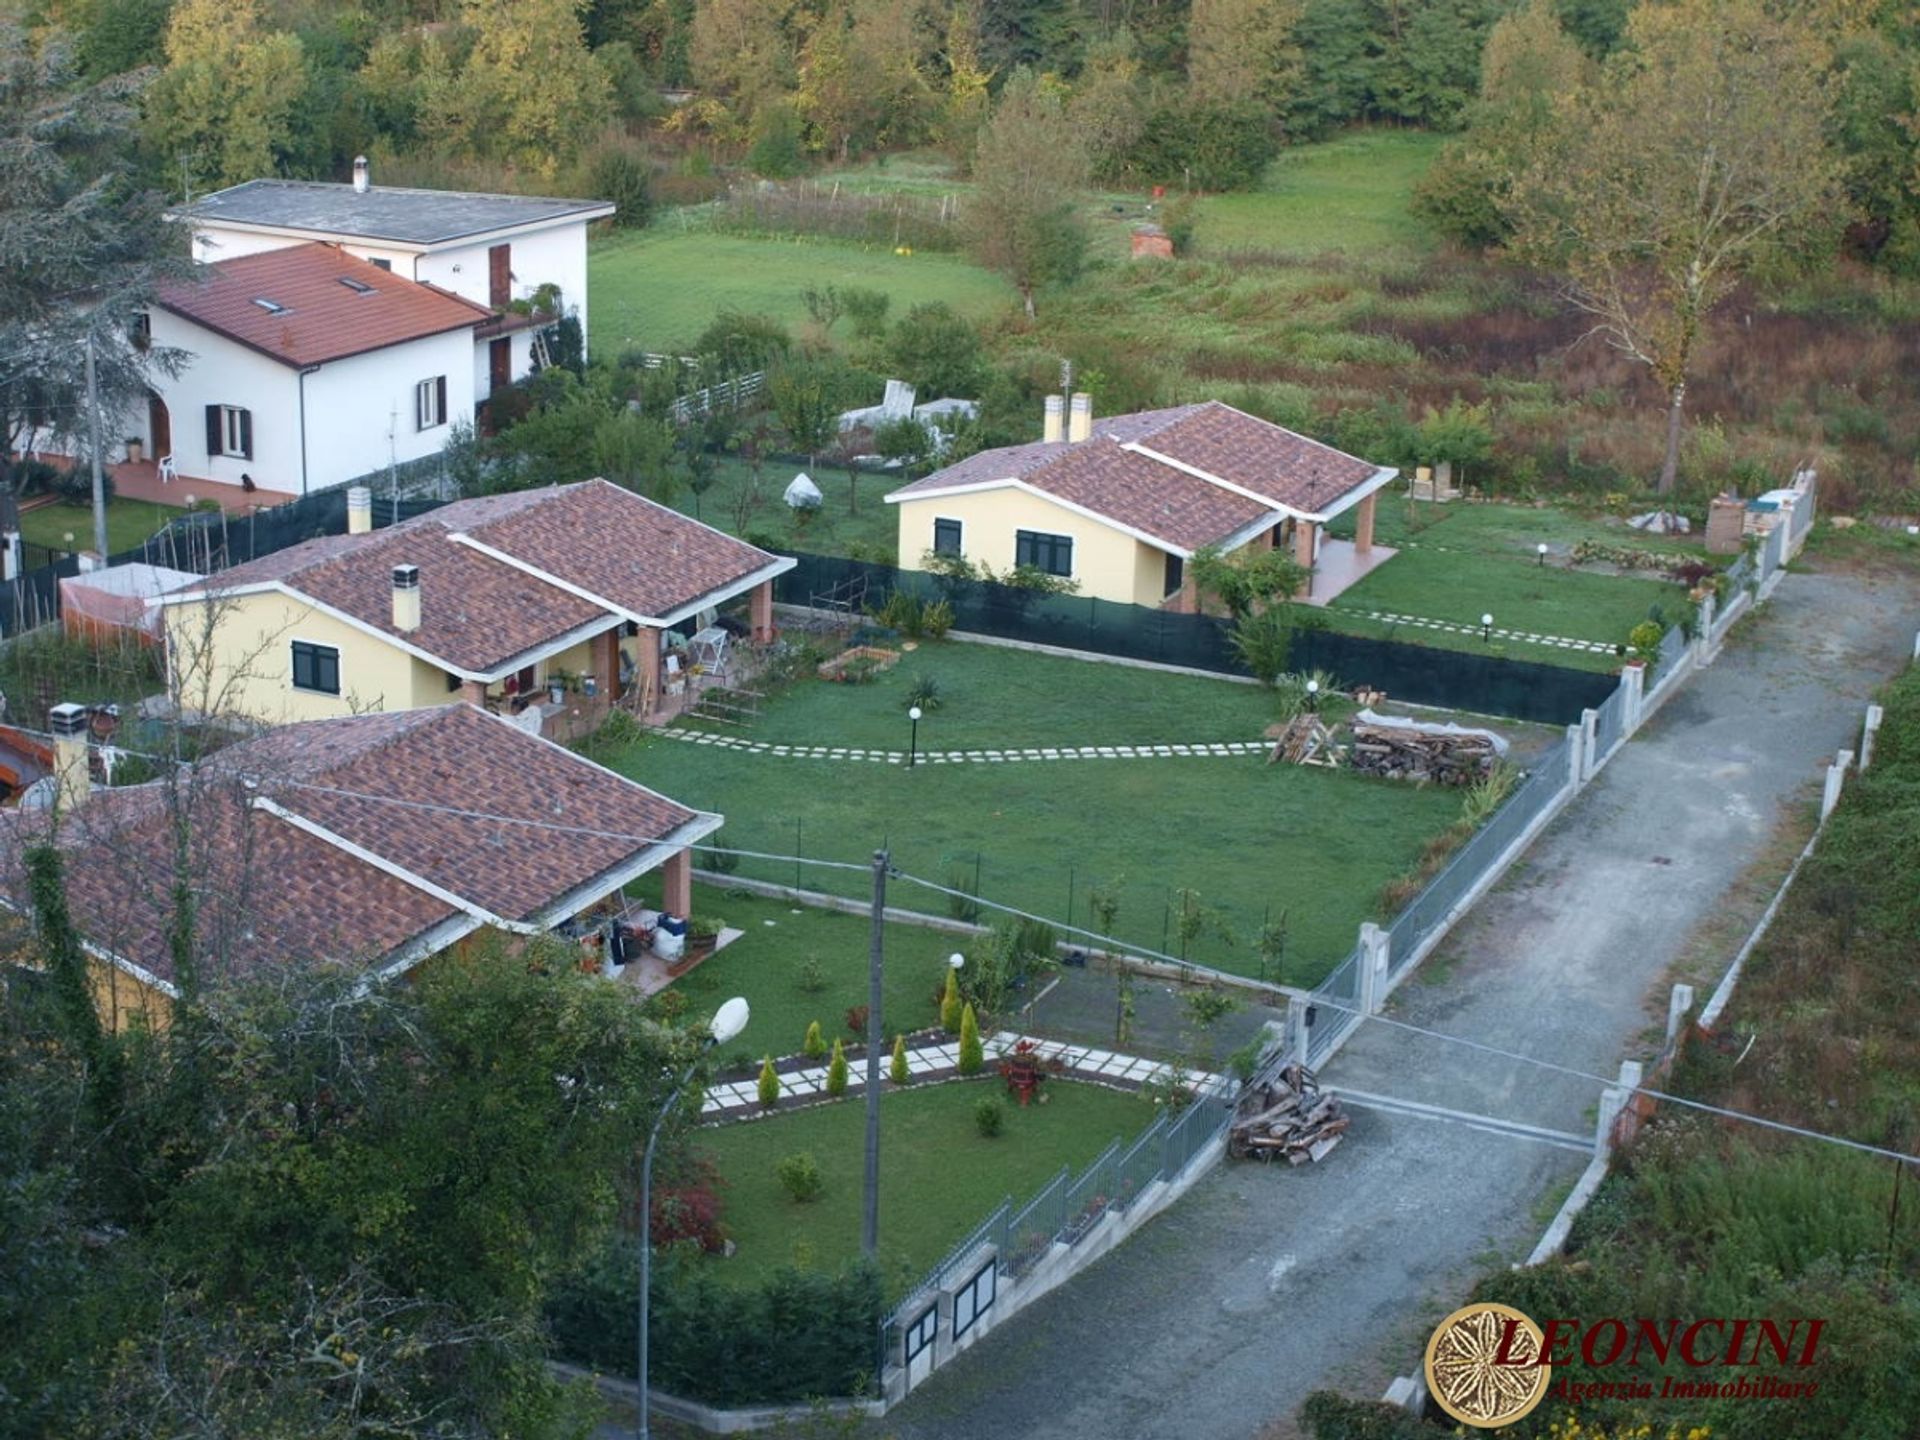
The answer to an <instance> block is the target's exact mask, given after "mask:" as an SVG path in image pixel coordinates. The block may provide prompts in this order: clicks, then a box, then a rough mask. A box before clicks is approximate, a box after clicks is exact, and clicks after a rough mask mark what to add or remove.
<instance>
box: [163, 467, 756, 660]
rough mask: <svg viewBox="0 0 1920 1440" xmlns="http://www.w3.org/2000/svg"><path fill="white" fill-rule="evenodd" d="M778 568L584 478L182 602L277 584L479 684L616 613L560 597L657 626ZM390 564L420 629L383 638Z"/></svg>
mask: <svg viewBox="0 0 1920 1440" xmlns="http://www.w3.org/2000/svg"><path fill="white" fill-rule="evenodd" d="M456 535H469V536H471V537H472V538H473V539H474V540H476V541H478V542H479V543H480V544H481V545H484V546H486V547H488V548H489V549H492V550H497V551H499V552H501V553H502V554H505V555H510V556H512V557H513V559H514V560H516V561H518V562H519V564H518V565H515V564H509V563H506V562H504V561H502V560H499V559H496V558H494V557H493V556H491V555H489V554H487V553H486V552H485V551H483V550H481V549H477V548H475V547H474V546H472V545H466V544H461V543H459V542H457V541H456V540H454V539H453V537H454V536H456ZM780 563H781V560H780V557H779V556H776V555H770V554H768V553H767V552H766V551H764V550H759V549H756V548H755V547H754V546H751V545H748V544H746V543H745V542H743V541H739V540H735V539H734V538H733V537H731V536H729V535H723V534H721V533H720V532H719V531H718V530H715V529H713V528H712V527H711V526H707V525H703V524H701V523H700V522H699V521H697V520H694V519H692V518H690V517H688V516H685V515H682V514H680V513H679V512H678V511H677V510H670V509H668V508H666V507H665V506H663V505H656V504H655V503H654V502H653V501H651V500H648V499H646V498H644V497H642V496H639V495H636V494H634V493H633V492H632V491H630V490H623V489H621V488H620V487H619V486H618V485H613V484H610V483H608V482H607V481H605V480H588V481H583V482H582V483H580V484H577V485H561V486H555V487H552V488H549V489H544V490H522V491H516V492H514V493H512V494H507V495H493V496H483V497H480V498H477V499H473V500H460V501H456V502H455V503H454V504H451V505H444V506H442V507H441V508H439V509H438V510H432V511H429V512H428V513H427V514H425V515H421V516H418V517H416V518H415V519H412V520H406V521H402V522H401V523H400V524H398V525H394V526H390V527H388V528H387V529H384V530H376V531H374V532H372V533H371V534H367V535H328V536H323V537H321V538H320V539H317V540H309V541H306V542H305V543H303V544H300V545H293V546H289V547H288V548H287V549H285V550H281V551H279V552H277V553H275V554H272V555H266V556H262V557H261V558H260V559H258V560H254V561H250V562H248V563H247V564H245V565H236V566H234V567H233V568H232V569H231V570H223V571H221V572H219V573H218V574H216V575H214V576H211V577H209V579H208V580H207V582H206V583H205V584H204V585H202V586H197V587H193V588H192V589H190V590H184V591H181V592H180V597H185V596H188V595H193V594H201V593H209V592H211V593H218V592H220V591H223V590H232V589H236V588H238V587H240V586H244V585H253V584H261V583H267V582H274V583H279V584H282V585H285V586H286V587H287V588H288V589H290V590H293V591H295V592H296V593H298V594H300V595H304V596H306V597H307V598H309V599H311V600H313V601H315V602H317V603H319V604H323V605H328V606H331V607H332V608H334V609H336V610H340V611H342V612H344V613H346V614H348V615H351V616H353V617H354V618H355V619H357V620H360V621H361V622H363V623H364V624H367V625H370V626H372V627H373V628H375V629H377V630H379V631H380V632H381V633H383V634H386V635H391V636H393V637H395V638H396V639H404V640H406V642H407V643H409V644H411V645H413V646H416V647H417V648H419V649H421V650H423V651H425V652H426V653H427V654H429V655H432V656H434V657H435V658H436V659H438V660H440V661H441V662H443V663H444V664H445V665H446V666H447V668H449V669H453V670H460V671H464V672H468V673H475V674H484V673H489V672H495V671H498V670H499V669H500V668H501V667H503V666H505V665H507V664H508V663H509V662H511V661H513V660H514V659H515V658H516V657H518V656H521V655H524V654H526V653H527V652H528V651H529V650H533V649H535V648H537V647H539V646H542V645H546V644H550V643H552V642H553V641H555V640H558V639H559V638H560V637H562V636H564V635H566V634H568V633H569V632H572V631H575V630H578V629H580V628H582V627H584V626H587V625H591V624H592V623H593V622H594V621H596V620H606V621H607V622H608V623H609V624H611V623H613V621H614V619H615V616H614V615H612V614H610V613H609V612H608V611H606V610H604V609H602V608H601V607H600V606H598V605H596V604H594V603H593V602H592V601H590V600H586V599H583V598H581V596H580V595H578V594H576V593H574V590H569V589H564V588H562V586H563V585H564V586H572V587H574V589H575V590H584V591H588V592H590V593H592V594H594V595H597V596H599V597H601V598H602V599H605V600H608V601H610V602H612V603H613V604H614V605H616V606H618V607H620V609H621V610H622V611H631V612H632V613H634V614H636V615H643V616H650V617H655V618H660V617H665V616H669V615H673V614H674V613H675V612H677V611H681V610H684V609H686V608H688V607H690V606H699V607H701V608H704V606H705V605H706V604H711V603H716V602H715V601H713V600H712V598H711V597H713V596H715V595H716V594H720V593H722V592H726V591H728V590H729V589H731V588H732V587H737V586H739V585H740V584H741V583H742V582H744V581H745V580H746V579H747V578H748V577H750V576H752V575H754V574H756V573H758V572H760V571H762V570H764V569H766V568H767V567H769V566H773V565H778V564H780ZM787 563H788V564H789V565H790V564H791V563H792V562H790V561H789V562H787ZM396 565H415V566H418V567H419V570H420V628H419V629H418V630H415V631H412V632H406V633H403V632H401V631H399V630H396V629H394V627H393V589H392V586H393V567H394V566H396ZM523 567H526V568H523ZM529 568H530V569H532V570H534V571H537V572H540V573H538V574H530V573H528V570H529ZM542 574H544V575H547V576H550V577H551V579H552V580H554V581H558V582H560V583H559V584H554V583H549V581H548V580H546V579H542V578H541V575H542Z"/></svg>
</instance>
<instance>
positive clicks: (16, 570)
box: [0, 530, 1920, 655]
mask: <svg viewBox="0 0 1920 1440" xmlns="http://www.w3.org/2000/svg"><path fill="white" fill-rule="evenodd" d="M19 578H20V532H19V531H17V530H0V580H5V581H14V580H18V579H19ZM1913 652H1914V654H1916V655H1920V636H1916V637H1915V638H1914V642H1913Z"/></svg>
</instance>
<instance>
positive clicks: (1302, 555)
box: [1293, 520, 1320, 600]
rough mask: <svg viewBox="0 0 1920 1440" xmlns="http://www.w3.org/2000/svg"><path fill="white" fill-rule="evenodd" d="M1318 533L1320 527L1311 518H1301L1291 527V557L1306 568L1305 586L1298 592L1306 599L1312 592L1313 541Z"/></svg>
mask: <svg viewBox="0 0 1920 1440" xmlns="http://www.w3.org/2000/svg"><path fill="white" fill-rule="evenodd" d="M1319 533H1320V527H1319V526H1318V525H1316V524H1314V523H1313V522H1312V521H1311V520H1302V521H1300V522H1299V523H1298V524H1296V525H1295V526H1294V527H1293V558H1294V559H1295V560H1297V561H1299V562H1300V564H1301V565H1302V566H1304V567H1305V568H1306V570H1307V588H1306V589H1305V590H1303V591H1301V592H1300V598H1301V599H1303V600H1304V599H1306V598H1307V597H1308V596H1310V595H1312V594H1313V541H1314V537H1315V536H1317V535H1318V534H1319Z"/></svg>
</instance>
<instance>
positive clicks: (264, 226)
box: [175, 159, 614, 403]
mask: <svg viewBox="0 0 1920 1440" xmlns="http://www.w3.org/2000/svg"><path fill="white" fill-rule="evenodd" d="M613 212H614V207H613V205H612V204H611V203H610V202H608V201H605V200H562V199H553V198H549V197H546V196H540V195H477V194H467V193H464V192H461V191H454V190H408V189H395V188H393V187H390V186H376V185H374V184H372V183H371V177H370V175H369V172H368V168H367V162H366V161H365V160H364V159H361V160H356V161H355V162H354V176H353V182H352V183H351V184H327V183H321V182H317V181H311V180H249V181H247V182H246V183H245V184H242V185H235V186H232V187H230V188H228V189H226V190H220V191H216V192H215V193H214V194H212V195H208V196H206V197H205V198H203V199H200V200H196V201H194V203H193V204H192V205H190V206H187V207H185V208H184V209H182V210H180V211H179V212H177V214H176V217H175V218H177V219H179V220H182V221H184V222H185V223H186V224H188V225H190V226H191V227H192V229H193V256H194V259H196V260H199V261H202V262H204V263H207V264H216V263H219V262H222V261H226V260H232V259H236V258H238V257H240V256H243V255H251V254H254V253H256V252H258V251H262V250H279V249H285V248H287V247H290V246H294V245H303V244H310V243H312V242H314V241H319V242H321V243H322V244H327V245H337V246H339V247H340V248H341V249H342V250H344V251H346V253H347V254H349V255H354V256H357V257H359V258H360V259H362V260H365V261H367V262H369V263H370V264H374V265H378V266H379V267H380V268H381V269H383V270H389V271H391V272H392V273H393V274H395V275H399V276H402V277H404V278H405V279H408V280H415V281H419V282H422V283H424V284H429V285H434V286H438V287H439V288H440V289H442V290H445V291H448V292H449V293H451V294H454V295H458V296H460V297H461V298H463V299H466V300H471V301H472V302H473V303H474V304H476V305H482V306H485V307H486V308H487V310H489V311H490V312H491V318H490V319H489V320H488V321H487V322H486V323H484V324H482V325H480V326H478V327H476V328H475V330H474V332H473V336H472V345H473V357H472V369H473V398H474V401H475V402H476V403H479V402H482V401H484V400H486V398H487V397H488V396H489V395H490V394H492V392H493V391H494V389H495V388H496V387H499V386H502V385H508V384H511V383H512V382H513V381H515V380H518V379H520V378H521V377H522V376H524V375H525V374H526V373H527V371H528V370H529V368H531V364H532V339H533V334H534V332H535V331H536V330H538V329H540V328H541V327H542V326H544V325H546V324H548V323H550V322H551V321H552V320H553V319H555V318H557V316H556V315H552V314H520V313H516V312H515V311H514V310H513V309H511V308H510V307H512V306H513V305H514V303H515V302H516V301H520V302H525V301H530V300H532V299H533V298H534V296H535V295H536V294H537V293H538V292H539V291H541V290H542V288H543V287H545V286H549V285H551V286H554V287H556V288H557V289H558V291H559V294H560V302H559V311H560V313H571V314H573V315H576V316H577V317H578V318H579V321H580V326H581V330H582V332H583V333H584V332H585V330H586V325H587V226H588V225H589V224H591V223H592V222H594V221H596V220H604V219H607V218H608V217H609V216H611V215H612V214H613Z"/></svg>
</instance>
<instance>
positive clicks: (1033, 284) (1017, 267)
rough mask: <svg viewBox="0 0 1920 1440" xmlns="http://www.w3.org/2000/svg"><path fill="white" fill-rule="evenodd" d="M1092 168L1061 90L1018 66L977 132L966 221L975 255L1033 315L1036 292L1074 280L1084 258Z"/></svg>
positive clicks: (1029, 315) (1028, 312) (1083, 140)
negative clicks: (1084, 209) (1083, 210)
mask: <svg viewBox="0 0 1920 1440" xmlns="http://www.w3.org/2000/svg"><path fill="white" fill-rule="evenodd" d="M1088 171H1089V161H1088V156H1087V145H1086V138H1085V136H1083V135H1082V134H1081V133H1080V131H1079V130H1078V129H1077V128H1076V127H1075V125H1074V124H1073V121H1072V118H1071V117H1070V116H1069V115H1068V114H1067V109H1066V106H1065V105H1064V104H1062V103H1061V99H1060V96H1059V94H1058V93H1057V92H1056V91H1055V90H1054V89H1052V88H1050V87H1048V86H1046V85H1043V84H1042V83H1041V81H1040V79H1039V77H1038V76H1036V75H1035V74H1034V73H1033V72H1032V71H1031V70H1027V69H1024V68H1023V69H1020V70H1016V71H1015V72H1014V73H1013V75H1012V76H1011V77H1010V78H1009V79H1008V81H1007V85H1006V89H1005V90H1003V91H1002V92H1001V94H1000V103H999V104H998V105H997V106H996V107H994V112H993V118H992V119H990V120H989V121H988V122H987V124H986V128H985V129H984V130H983V131H982V132H981V135H980V148H979V150H978V152H977V153H976V155H975V156H974V164H973V178H974V196H973V203H972V204H971V205H970V206H969V207H968V211H967V228H968V232H969V239H970V243H971V248H972V250H973V252H974V254H975V255H976V256H977V257H978V258H979V260H980V262H981V263H982V264H983V265H986V266H987V267H988V268H990V269H993V270H998V271H999V272H1000V273H1001V274H1003V275H1005V276H1006V277H1007V279H1008V280H1010V281H1012V282H1013V286H1014V288H1015V289H1016V290H1018V291H1019V292H1020V300H1021V303H1022V304H1023V305H1025V306H1026V311H1027V316H1028V318H1029V319H1031V318H1032V317H1033V313H1034V307H1033V294H1034V291H1035V290H1037V289H1038V288H1039V287H1041V286H1042V285H1046V284H1050V283H1052V282H1054V281H1058V280H1067V279H1071V278H1072V277H1073V276H1074V275H1075V274H1077V273H1078V272H1079V270H1080V266H1081V264H1082V263H1083V261H1084V260H1085V258H1086V250H1087V232H1086V225H1085V223H1084V221H1083V220H1082V219H1081V216H1080V213H1079V205H1080V201H1081V200H1082V198H1083V192H1084V191H1085V189H1086V186H1087V178H1088Z"/></svg>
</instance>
